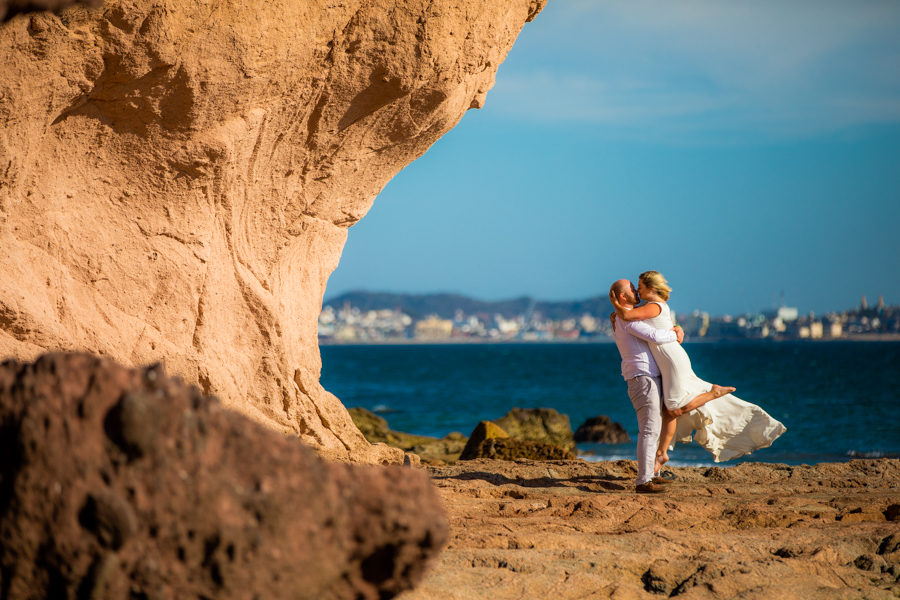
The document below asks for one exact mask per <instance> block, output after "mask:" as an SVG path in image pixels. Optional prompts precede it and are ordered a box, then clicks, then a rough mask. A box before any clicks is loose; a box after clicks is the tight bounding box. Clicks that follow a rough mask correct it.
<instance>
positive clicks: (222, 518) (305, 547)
mask: <svg viewBox="0 0 900 600" xmlns="http://www.w3.org/2000/svg"><path fill="white" fill-rule="evenodd" d="M0 473H2V479H0V540H2V544H0V569H2V582H0V584H2V596H3V597H4V598H128V597H131V598H202V597H206V598H217V599H225V598H309V599H322V598H324V599H329V598H372V599H374V598H389V597H392V596H394V595H396V594H398V593H400V592H402V591H403V590H405V589H409V588H410V587H412V585H413V584H414V583H415V582H416V581H417V580H418V579H419V578H420V577H421V575H422V573H423V570H424V568H425V563H426V561H427V559H428V558H429V557H430V556H433V555H434V554H435V553H436V552H437V551H438V549H439V548H440V547H441V546H442V544H443V543H444V540H445V539H446V536H447V525H446V521H445V518H444V516H443V512H442V510H441V508H440V503H439V499H438V497H437V495H436V493H435V492H434V490H433V488H432V487H431V485H430V483H429V481H428V479H427V477H426V476H425V475H424V474H423V473H420V472H418V471H414V470H412V469H404V468H402V467H386V468H385V467H353V466H350V465H345V464H332V463H327V462H325V461H323V460H322V459H320V458H319V457H318V456H316V454H315V453H314V452H313V451H312V450H311V449H310V448H308V447H306V446H304V445H303V444H301V443H300V442H299V441H298V440H297V439H291V438H287V437H284V436H282V435H281V434H279V433H276V432H274V431H272V430H269V429H266V428H264V427H262V426H260V425H258V424H256V423H254V422H252V421H250V420H249V419H247V418H245V417H243V416H241V415H239V414H238V413H236V412H232V411H229V410H226V409H225V408H223V407H222V406H221V405H220V404H219V403H218V401H216V400H215V398H211V397H207V396H204V395H202V394H201V393H200V391H199V390H198V389H197V388H194V387H188V386H186V385H184V384H182V383H181V382H180V381H179V380H177V379H169V378H167V377H165V376H164V375H163V373H162V370H161V369H160V368H158V367H150V368H146V369H128V368H124V367H121V366H119V365H117V364H115V363H113V362H111V361H108V360H102V359H98V358H96V357H94V356H90V355H85V354H50V355H45V356H43V357H41V358H40V359H38V360H37V361H36V362H35V363H34V364H22V363H17V362H6V363H3V364H2V365H0Z"/></svg>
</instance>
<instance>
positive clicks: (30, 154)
mask: <svg viewBox="0 0 900 600" xmlns="http://www.w3.org/2000/svg"><path fill="white" fill-rule="evenodd" d="M544 2H545V0H466V1H462V2H433V1H431V0H347V1H344V2H331V1H330V0H307V1H303V2H297V1H294V0H247V1H243V2H196V1H194V0H107V1H106V2H105V3H104V5H103V7H102V8H101V9H99V10H89V9H85V8H82V7H72V8H68V9H65V10H63V11H61V12H60V14H59V16H57V15H54V14H50V13H32V14H21V15H18V16H16V17H14V18H12V19H11V20H10V21H8V22H6V23H3V24H0V56H2V61H0V255H2V256H3V261H2V262H0V356H15V357H18V358H20V359H29V360H32V359H34V358H35V357H36V356H38V355H39V354H41V353H43V352H45V351H46V350H48V349H51V350H57V349H62V350H88V351H92V352H95V353H99V354H102V355H106V356H110V357H112V358H114V359H116V360H118V361H120V362H122V363H125V364H131V365H136V364H146V363H149V362H153V361H156V360H163V359H164V360H165V363H166V368H167V369H168V370H169V371H170V372H173V373H177V374H179V375H181V376H182V377H184V378H185V379H186V380H187V381H189V382H195V383H197V384H198V385H200V386H201V387H202V388H203V390H204V391H205V392H207V393H214V394H216V395H218V396H219V397H221V398H222V401H223V402H224V403H225V404H226V405H228V406H229V407H233V408H236V409H238V410H240V411H242V412H244V413H245V414H247V415H250V416H252V417H253V418H255V419H257V420H259V421H261V422H264V423H266V424H268V425H269V426H271V427H273V428H275V429H278V430H280V431H283V432H291V433H294V434H296V435H299V436H301V437H302V438H303V439H304V440H305V441H307V442H308V443H310V444H313V445H315V446H316V447H317V448H319V449H320V451H321V452H322V453H323V454H326V455H329V456H334V457H338V458H349V459H355V460H365V461H371V462H378V461H385V460H386V461H397V460H402V458H403V452H402V451H400V450H397V449H394V448H389V447H387V446H382V447H379V448H377V449H373V448H372V447H371V446H370V445H369V444H368V442H366V440H365V438H364V437H363V436H362V434H360V433H359V430H357V428H356V427H354V425H353V423H352V421H351V419H350V417H349V415H348V414H347V411H346V410H345V409H344V407H343V406H342V405H341V404H340V402H339V401H338V400H337V399H336V398H335V397H334V396H332V395H330V394H329V393H328V392H326V391H325V390H323V389H322V387H321V386H320V384H319V373H320V370H321V360H320V357H319V350H318V344H317V317H318V315H319V312H320V309H321V304H322V296H323V294H324V292H325V284H326V281H327V280H328V277H329V275H330V274H331V272H332V271H333V270H334V268H335V267H336V266H337V264H338V259H339V258H340V254H341V250H342V249H343V245H344V242H345V241H346V239H347V230H348V228H349V227H350V226H351V225H353V224H354V223H356V222H357V221H359V219H361V218H362V217H363V215H365V214H366V212H367V211H368V210H369V208H370V206H371V205H372V202H373V200H374V198H375V196H376V194H378V192H379V191H380V190H381V189H382V188H383V187H384V185H385V184H386V183H387V182H388V181H389V180H390V179H391V178H392V177H393V176H394V175H395V174H396V173H397V172H398V171H400V170H401V169H402V168H403V167H404V166H406V165H407V164H409V163H410V162H411V161H412V160H414V159H415V158H417V157H419V156H421V155H422V154H423V153H424V152H425V151H426V150H427V149H428V147H429V146H431V144H433V143H434V142H435V141H436V140H437V139H438V138H440V137H441V135H443V134H444V133H445V132H447V131H448V130H449V129H450V128H452V127H453V126H454V125H456V123H457V122H458V121H459V120H460V119H461V118H462V116H463V114H464V113H465V111H466V110H468V109H469V108H473V107H479V106H481V105H482V104H483V102H484V100H485V95H486V93H487V91H488V90H489V89H490V88H491V86H492V85H493V81H494V75H495V73H496V71H497V67H498V66H499V65H500V63H501V62H502V61H503V59H504V58H505V57H506V54H507V52H508V51H509V49H510V47H511V46H512V44H513V41H514V40H515V38H516V36H517V35H518V33H519V30H520V29H521V28H522V26H523V25H524V24H525V22H526V21H529V20H531V19H532V18H534V16H535V15H536V14H537V13H538V12H539V11H540V9H541V8H542V6H543V4H544Z"/></svg>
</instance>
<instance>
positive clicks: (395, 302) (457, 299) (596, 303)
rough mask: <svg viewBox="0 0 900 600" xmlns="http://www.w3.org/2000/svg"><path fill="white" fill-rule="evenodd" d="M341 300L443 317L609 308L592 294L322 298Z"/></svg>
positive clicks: (336, 303) (561, 315) (571, 313)
mask: <svg viewBox="0 0 900 600" xmlns="http://www.w3.org/2000/svg"><path fill="white" fill-rule="evenodd" d="M345 304H350V306H353V307H356V308H358V309H360V310H363V311H368V310H382V309H394V310H401V311H403V312H405V313H406V314H408V315H410V316H411V317H413V318H414V319H421V318H423V317H426V316H428V315H438V316H439V317H441V318H444V319H450V318H453V315H454V314H455V313H456V311H457V310H462V311H463V312H464V313H465V314H467V315H478V314H484V315H495V314H500V315H503V316H504V317H505V318H507V319H509V318H512V317H515V316H518V315H525V314H528V313H529V312H539V313H540V314H541V315H542V316H543V317H544V318H547V319H552V320H555V321H558V320H561V319H568V318H576V317H580V316H581V315H583V314H585V313H587V314H591V315H594V316H597V317H602V316H605V315H608V314H609V313H610V312H612V307H611V306H610V304H609V298H607V297H606V296H595V297H593V298H587V299H586V300H568V301H562V302H546V301H541V300H535V299H533V298H529V297H528V296H523V297H521V298H513V299H510V300H498V301H496V302H487V301H484V300H476V299H474V298H469V297H467V296H462V295H460V294H394V293H389V292H366V291H352V292H347V293H344V294H341V295H340V296H335V297H334V298H331V299H329V300H326V301H325V306H331V307H332V308H335V309H338V308H341V307H342V306H344V305H345Z"/></svg>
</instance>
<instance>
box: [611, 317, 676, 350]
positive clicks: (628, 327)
mask: <svg viewBox="0 0 900 600" xmlns="http://www.w3.org/2000/svg"><path fill="white" fill-rule="evenodd" d="M617 321H618V323H617V324H618V325H622V321H623V319H617ZM624 324H625V331H627V332H628V333H629V334H631V335H633V336H634V337H636V338H638V339H641V340H644V341H645V342H653V343H654V344H668V343H669V342H677V341H678V336H677V335H675V332H674V331H672V330H671V329H656V328H654V327H651V326H650V325H649V324H647V323H645V322H644V321H625V322H624Z"/></svg>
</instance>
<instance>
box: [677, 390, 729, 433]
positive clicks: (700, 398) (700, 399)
mask: <svg viewBox="0 0 900 600" xmlns="http://www.w3.org/2000/svg"><path fill="white" fill-rule="evenodd" d="M735 390H737V388H735V387H730V386H722V385H716V384H713V386H712V389H710V390H709V391H708V392H703V393H702V394H699V395H697V396H694V399H693V400H691V401H690V402H688V403H687V404H685V405H684V406H682V407H681V408H676V409H675V410H673V411H671V412H672V414H673V415H675V416H676V417H680V416H681V415H686V414H688V413H689V412H691V411H692V410H694V409H695V408H697V407H700V406H703V405H704V404H706V403H707V402H709V401H710V400H715V399H716V398H721V397H722V396H724V395H726V394H730V393H731V392H734V391H735ZM663 426H665V423H663ZM672 433H673V435H674V433H675V430H674V429H672Z"/></svg>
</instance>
